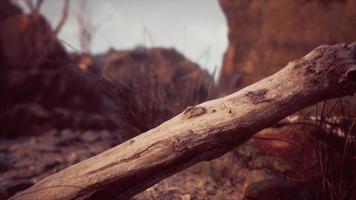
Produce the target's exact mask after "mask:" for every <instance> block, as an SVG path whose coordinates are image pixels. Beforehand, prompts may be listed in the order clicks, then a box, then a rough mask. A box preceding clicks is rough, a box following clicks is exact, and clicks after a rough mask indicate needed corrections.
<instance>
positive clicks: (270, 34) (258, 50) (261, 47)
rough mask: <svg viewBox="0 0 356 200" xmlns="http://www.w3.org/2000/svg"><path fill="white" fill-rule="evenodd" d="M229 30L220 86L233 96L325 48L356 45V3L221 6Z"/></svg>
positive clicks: (223, 0)
mask: <svg viewBox="0 0 356 200" xmlns="http://www.w3.org/2000/svg"><path fill="white" fill-rule="evenodd" d="M220 5H221V7H222V9H223V11H224V13H225V15H226V18H227V22H228V26H229V36H228V37H229V46H228V49H227V51H226V52H225V56H224V61H223V68H222V71H221V76H220V84H221V85H222V88H223V89H225V91H226V92H227V93H228V92H229V91H232V90H235V89H237V88H241V87H243V86H246V85H248V84H251V83H253V82H255V81H257V80H260V79H261V78H264V77H266V76H267V75H270V74H272V73H274V72H276V71H277V70H279V69H280V68H282V67H283V66H285V65H286V64H287V63H288V62H289V61H291V60H294V59H296V58H300V57H301V56H304V55H305V54H306V53H307V52H309V51H310V50H312V49H314V48H316V47H317V46H319V45H322V44H335V43H340V42H345V43H351V42H353V41H355V40H356V35H355V32H356V12H355V7H356V1H354V0H344V1H317V0H312V1H288V0H267V1H250V0H239V1H235V0H220Z"/></svg>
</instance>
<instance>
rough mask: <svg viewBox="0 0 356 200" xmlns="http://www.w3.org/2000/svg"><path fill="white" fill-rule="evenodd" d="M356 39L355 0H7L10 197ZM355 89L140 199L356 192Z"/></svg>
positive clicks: (2, 135) (2, 94)
mask: <svg viewBox="0 0 356 200" xmlns="http://www.w3.org/2000/svg"><path fill="white" fill-rule="evenodd" d="M354 41H356V1H354V0H309V1H306V0H265V1H252V0H191V1H188V0H182V1H167V0H147V1H146V0H145V1H144V0H131V1H129V0H119V1H114V0H103V1H94V0H2V1H0V180H1V181H0V199H7V198H8V197H10V196H12V195H13V194H15V193H17V192H19V191H22V190H24V189H26V188H28V187H30V186H31V185H33V184H34V183H36V182H37V181H39V180H40V179H41V178H43V177H46V176H48V175H50V174H53V173H55V172H57V171H59V170H61V169H63V168H65V167H67V166H70V165H72V164H74V163H77V162H79V161H81V160H84V159H87V158H89V157H91V156H94V155H96V154H98V153H101V152H103V151H104V150H106V149H109V148H111V147H113V146H115V145H118V144H120V143H122V142H124V141H126V140H128V139H129V138H132V137H134V136H136V135H138V134H140V133H142V132H145V131H147V130H149V129H151V128H154V127H156V126H158V125H159V124H161V123H162V122H164V121H166V120H168V119H169V118H171V117H173V116H175V115H176V114H178V113H180V112H181V111H183V110H184V109H185V108H186V107H187V106H191V105H195V104H198V103H201V102H204V101H207V100H209V99H214V98H218V97H221V96H224V95H226V94H229V93H232V92H234V91H237V90H238V89H241V88H243V87H245V86H247V85H249V84H252V83H254V82H256V81H258V80H260V79H262V78H264V77H266V76H268V75H271V74H273V73H275V72H276V71H278V70H279V69H281V68H282V67H283V66H285V65H286V64H287V63H288V62H289V61H292V60H294V59H298V58H301V57H302V56H304V55H305V54H307V53H308V52H310V51H311V50H313V49H314V48H316V47H318V46H320V45H322V44H337V43H346V44H349V43H351V42H354ZM355 102H356V101H355V97H344V98H340V99H334V100H329V101H326V102H321V103H319V104H317V105H314V106H312V107H310V108H307V109H304V110H302V111H299V112H297V113H295V114H294V115H292V116H290V117H288V118H286V119H284V120H282V121H281V122H278V123H276V124H275V125H274V126H273V127H270V128H267V129H265V130H263V131H261V132H260V133H258V134H257V135H256V136H255V137H253V138H252V139H251V140H249V141H248V142H247V143H246V144H243V145H241V146H239V147H237V148H235V149H233V150H232V151H231V152H229V153H227V154H226V155H224V156H222V157H221V158H218V159H216V160H213V161H210V162H204V163H200V164H197V165H195V166H193V167H192V168H190V169H188V170H185V171H183V172H181V173H178V174H176V175H174V176H172V177H170V178H167V179H165V180H163V181H161V182H160V183H158V184H156V185H155V186H153V187H151V188H149V189H147V190H146V191H144V192H143V193H141V194H139V195H137V196H135V197H134V199H185V200H187V199H237V200H239V199H261V200H262V199H356V194H355V191H356V160H355V158H356V154H355V152H356V148H355V144H356V142H355V141H356V140H355V127H354V125H355V115H356V109H355V108H356V106H355ZM316 111H319V112H316ZM321 111H322V112H321ZM167 134H169V133H167ZM340 158H343V159H344V160H343V161H342V162H343V163H346V164H344V165H342V166H340V165H339V164H338V163H340V162H341V161H340Z"/></svg>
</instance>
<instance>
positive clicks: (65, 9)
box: [54, 0, 69, 35]
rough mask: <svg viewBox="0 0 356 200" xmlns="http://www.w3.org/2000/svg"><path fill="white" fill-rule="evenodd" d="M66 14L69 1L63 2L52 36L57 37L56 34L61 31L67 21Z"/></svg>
mask: <svg viewBox="0 0 356 200" xmlns="http://www.w3.org/2000/svg"><path fill="white" fill-rule="evenodd" d="M68 12H69V0H64V3H63V9H62V15H61V17H60V19H59V22H58V24H57V26H56V27H55V28H54V34H56V35H58V33H59V32H60V31H61V29H62V27H63V25H64V23H65V22H66V21H67V18H68Z"/></svg>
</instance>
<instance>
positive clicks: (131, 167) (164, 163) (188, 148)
mask: <svg viewBox="0 0 356 200" xmlns="http://www.w3.org/2000/svg"><path fill="white" fill-rule="evenodd" d="M355 91H356V43H353V44H352V45H349V46H347V45H344V44H338V45H334V46H327V45H324V46H321V47H318V48H317V49H315V50H313V51H312V52H310V53H309V54H308V55H306V56H305V57H303V58H301V59H298V60H295V61H293V62H290V63H289V64H288V65H287V66H286V67H285V68H283V69H282V70H280V71H279V72H277V73H276V74H274V75H272V76H270V77H267V78H265V79H263V80H261V81H259V82H257V83H255V84H253V85H251V86H249V87H247V88H244V89H242V90H240V91H238V92H236V93H233V94H231V95H228V96H226V97H223V98H220V99H216V100H212V101H208V102H204V103H202V104H200V105H196V106H192V107H188V108H187V109H186V110H185V111H183V112H182V113H180V114H179V115H177V116H176V117H174V118H172V119H170V120H169V121H166V122H164V123H163V124H161V125H160V126H158V127H156V128H154V129H151V130H149V131H147V132H145V133H143V134H141V135H139V136H137V137H135V138H133V139H131V140H129V141H127V142H125V143H123V144H121V145H118V146H116V147H114V148H112V149H109V150H107V151H105V152H103V153H101V154H99V155H97V156H95V157H92V158H90V159H88V160H85V161H83V162H80V163H78V164H76V165H73V166H71V167H68V168H66V169H64V170H62V171H60V172H58V173H56V174H54V175H51V176H49V177H47V178H44V179H43V180H41V181H39V182H38V183H37V184H35V185H34V186H32V187H31V188H29V189H27V190H25V191H23V192H21V193H19V194H17V195H15V196H14V197H13V198H12V199H110V198H116V199H129V198H130V197H132V196H134V195H135V194H137V193H139V192H141V191H143V190H144V189H146V188H148V187H150V186H151V185H153V184H155V183H157V182H158V181H160V180H162V179H164V178H166V177H168V176H170V175H172V174H174V173H176V172H179V171H181V170H183V169H186V168H188V167H190V166H192V165H193V164H195V163H197V162H200V161H203V160H211V159H214V158H216V157H218V156H220V155H222V154H224V153H226V152H227V151H229V150H230V149H231V148H232V147H234V146H236V145H239V144H242V143H244V142H246V141H247V140H248V139H249V138H250V137H251V136H253V135H254V134H255V133H256V132H258V131H259V130H261V129H263V128H265V127H268V126H270V125H272V124H273V123H276V122H278V121H279V120H281V119H283V118H284V117H286V116H288V115H290V114H292V113H294V112H295V111H297V110H300V109H302V108H304V107H307V106H309V105H312V104H315V103H317V102H319V101H321V100H324V99H329V98H334V97H339V96H344V95H352V94H353V93H354V92H355ZM182 98H184V97H182Z"/></svg>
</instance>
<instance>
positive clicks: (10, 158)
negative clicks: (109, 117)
mask: <svg viewBox="0 0 356 200" xmlns="http://www.w3.org/2000/svg"><path fill="white" fill-rule="evenodd" d="M278 130H279V133H284V134H285V136H284V137H283V138H280V136H278V137H279V139H276V138H275V137H277V136H276V135H280V134H277V133H278V131H276V130H273V131H272V130H271V129H267V130H265V131H263V132H261V133H260V134H259V135H258V137H257V138H255V139H252V140H251V141H250V142H248V143H247V144H244V145H242V146H240V147H239V148H237V149H235V150H233V151H231V152H230V153H228V154H226V155H225V156H223V157H221V158H218V159H216V160H213V161H210V162H203V163H200V164H198V165H195V166H193V167H191V168H189V169H187V170H185V171H183V172H181V173H178V174H176V175H174V176H172V177H169V178H167V179H165V180H163V181H161V182H159V183H158V184H156V185H154V186H152V187H151V188H149V189H147V190H146V191H144V192H142V193H141V194H138V195H137V196H135V197H134V199H136V200H144V199H162V200H163V199H184V200H188V199H236V200H240V199H243V198H244V197H245V198H246V197H247V196H252V197H253V196H254V195H255V193H256V194H259V193H260V191H263V190H265V188H266V186H264V185H266V183H265V182H266V181H269V182H268V183H270V182H273V183H274V184H275V185H276V186H275V187H274V188H273V187H272V188H273V190H275V191H274V193H271V194H270V195H272V196H273V195H275V197H281V195H285V194H281V191H285V189H283V190H281V188H283V187H286V185H287V186H288V185H289V186H290V188H292V189H289V190H288V191H290V190H291V191H294V193H297V192H295V190H296V191H300V190H305V188H304V187H301V186H300V185H298V183H297V182H296V180H307V179H309V178H310V177H306V174H305V169H306V168H307V167H310V165H309V164H308V163H306V162H305V161H306V160H308V159H310V158H309V157H308V156H306V157H302V156H301V157H299V159H289V160H288V159H283V156H284V157H288V156H291V154H294V153H298V154H300V153H304V152H305V151H309V149H306V148H305V147H303V148H302V147H301V146H300V145H295V144H294V143H295V140H296V139H298V140H300V139H301V137H299V136H298V137H296V135H297V134H300V131H290V130H289V129H278ZM272 137H273V138H274V139H271V138H272ZM126 138H128V137H127V133H126V132H124V131H121V130H116V131H110V132H109V131H105V130H103V131H73V130H70V129H66V130H61V131H58V130H51V131H48V132H46V133H45V134H43V135H41V136H31V137H20V138H17V139H0V152H1V153H0V170H1V173H0V180H1V181H0V197H1V198H0V199H6V198H7V197H9V196H11V195H13V194H14V193H16V192H18V191H21V190H24V189H26V188H28V187H30V186H31V185H33V184H34V183H36V182H37V181H38V180H40V179H41V178H43V177H46V176H48V175H50V174H53V173H55V172H57V171H59V170H61V169H63V168H65V167H68V166H70V165H72V164H75V163H77V162H79V161H81V160H84V159H87V158H89V157H91V156H94V155H96V154H98V153H101V152H103V151H105V150H106V149H109V148H111V147H113V146H115V145H117V144H119V143H121V142H123V141H124V140H125V139H126ZM268 138H270V139H268ZM303 141H305V143H304V144H305V145H306V144H308V140H306V139H305V140H303ZM256 145H258V146H256ZM303 159H306V160H304V161H303ZM254 184H255V185H254ZM261 185H262V186H261ZM267 185H269V186H270V184H267ZM251 187H252V188H251ZM251 191H252V192H251ZM250 199H253V198H251V197H250Z"/></svg>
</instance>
